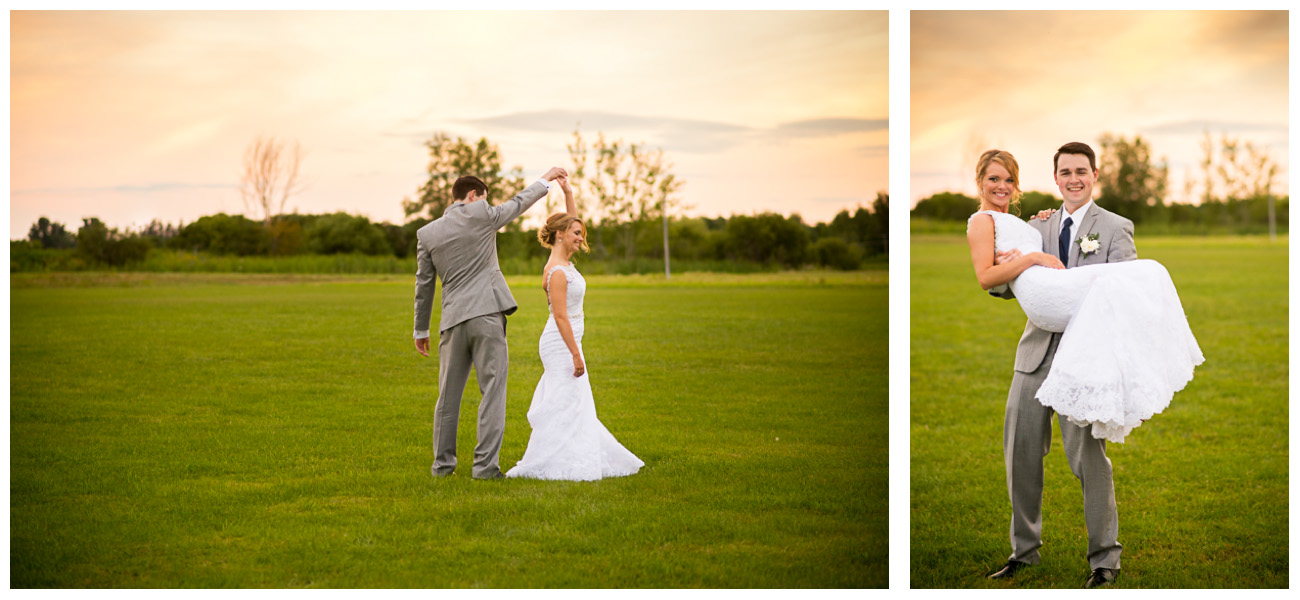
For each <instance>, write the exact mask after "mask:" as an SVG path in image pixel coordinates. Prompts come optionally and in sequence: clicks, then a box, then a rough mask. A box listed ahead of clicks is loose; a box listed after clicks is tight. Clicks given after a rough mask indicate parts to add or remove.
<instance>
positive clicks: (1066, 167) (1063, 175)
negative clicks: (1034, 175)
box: [1055, 154, 1097, 212]
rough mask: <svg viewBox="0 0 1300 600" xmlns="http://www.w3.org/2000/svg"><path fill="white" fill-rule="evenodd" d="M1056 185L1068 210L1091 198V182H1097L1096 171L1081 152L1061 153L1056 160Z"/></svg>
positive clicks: (1072, 210)
mask: <svg viewBox="0 0 1300 600" xmlns="http://www.w3.org/2000/svg"><path fill="white" fill-rule="evenodd" d="M1055 178H1056V187H1057V188H1059V189H1060V190H1061V198H1062V199H1064V200H1065V207H1066V209H1068V210H1069V211H1070V212H1074V209H1076V208H1078V207H1080V206H1083V205H1084V204H1087V203H1088V200H1091V199H1092V184H1094V183H1096V182H1097V172H1096V171H1094V170H1093V169H1092V165H1090V164H1088V157H1087V156H1084V155H1082V154H1062V155H1061V156H1060V157H1059V158H1057V160H1056V174H1055Z"/></svg>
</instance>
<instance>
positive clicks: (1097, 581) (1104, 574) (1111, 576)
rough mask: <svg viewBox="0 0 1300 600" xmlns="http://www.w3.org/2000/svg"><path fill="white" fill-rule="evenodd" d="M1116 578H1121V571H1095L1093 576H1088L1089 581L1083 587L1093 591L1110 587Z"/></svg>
mask: <svg viewBox="0 0 1300 600" xmlns="http://www.w3.org/2000/svg"><path fill="white" fill-rule="evenodd" d="M1116 577H1119V569H1093V570H1092V575H1089V576H1088V581H1086V582H1084V584H1083V587H1085V588H1087V589H1092V588H1099V587H1102V586H1105V585H1110V584H1111V583H1113V582H1114V581H1115V578H1116Z"/></svg>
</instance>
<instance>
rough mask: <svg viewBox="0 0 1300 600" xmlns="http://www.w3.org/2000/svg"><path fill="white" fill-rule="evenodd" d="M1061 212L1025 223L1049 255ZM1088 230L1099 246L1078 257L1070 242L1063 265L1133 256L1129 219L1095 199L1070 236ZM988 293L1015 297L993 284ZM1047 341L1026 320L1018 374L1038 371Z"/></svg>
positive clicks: (1048, 334)
mask: <svg viewBox="0 0 1300 600" xmlns="http://www.w3.org/2000/svg"><path fill="white" fill-rule="evenodd" d="M1063 212H1064V211H1062V210H1058V211H1056V212H1055V213H1052V216H1051V217H1050V218H1048V219H1047V220H1046V221H1040V220H1037V219H1030V221H1029V226H1030V227H1033V228H1034V229H1036V230H1038V233H1039V234H1041V235H1042V236H1043V249H1042V251H1043V252H1046V253H1048V254H1051V255H1053V256H1055V255H1056V253H1057V250H1056V248H1057V243H1058V242H1057V239H1058V238H1057V236H1058V235H1059V234H1060V228H1061V214H1062V213H1063ZM1092 233H1096V234H1098V235H1099V236H1100V238H1099V239H1098V241H1099V242H1101V248H1100V249H1098V250H1097V251H1096V252H1093V253H1090V254H1088V255H1086V256H1080V254H1079V244H1078V243H1076V242H1071V243H1070V260H1069V262H1067V263H1066V265H1065V266H1066V268H1073V267H1081V266H1084V265H1096V264H1102V263H1111V262H1123V261H1126V260H1133V259H1135V258H1137V246H1135V245H1134V243H1133V222H1132V221H1130V220H1128V219H1125V218H1124V217H1121V216H1119V215H1117V214H1115V213H1113V212H1110V211H1108V210H1106V209H1104V208H1102V207H1100V206H1097V204H1096V202H1094V203H1093V205H1092V206H1091V207H1090V208H1088V214H1086V215H1084V217H1083V222H1082V223H1080V224H1079V228H1078V230H1077V231H1075V233H1074V239H1075V240H1078V239H1079V238H1082V237H1084V236H1087V235H1088V234H1092ZM989 293H990V294H992V295H994V296H997V297H999V298H1005V299H1008V300H1009V299H1011V298H1014V297H1015V295H1014V294H1012V293H1011V289H1010V287H1009V286H998V287H995V288H993V289H991V290H989ZM1051 341H1052V332H1050V331H1047V330H1044V329H1039V328H1038V326H1037V325H1034V323H1033V322H1032V321H1027V322H1026V323H1025V333H1024V334H1023V335H1021V336H1020V344H1019V345H1018V346H1016V370H1017V371H1020V372H1022V373H1032V372H1034V371H1036V370H1038V366H1039V365H1041V364H1043V360H1044V359H1046V358H1047V346H1048V345H1049V344H1050V343H1051Z"/></svg>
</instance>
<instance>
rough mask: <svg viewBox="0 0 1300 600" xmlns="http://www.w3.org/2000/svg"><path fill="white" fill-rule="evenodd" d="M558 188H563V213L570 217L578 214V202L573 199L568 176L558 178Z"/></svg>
mask: <svg viewBox="0 0 1300 600" xmlns="http://www.w3.org/2000/svg"><path fill="white" fill-rule="evenodd" d="M560 189H562V190H564V213H565V214H567V215H569V216H570V217H576V216H578V203H577V202H575V201H574V200H573V188H572V187H569V178H568V177H561V178H560Z"/></svg>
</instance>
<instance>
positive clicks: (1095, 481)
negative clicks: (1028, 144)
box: [989, 142, 1137, 588]
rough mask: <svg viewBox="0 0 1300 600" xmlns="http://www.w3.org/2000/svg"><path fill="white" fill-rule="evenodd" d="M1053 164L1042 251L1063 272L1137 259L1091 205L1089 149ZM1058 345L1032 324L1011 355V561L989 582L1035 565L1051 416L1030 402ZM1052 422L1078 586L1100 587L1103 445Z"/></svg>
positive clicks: (1107, 469)
mask: <svg viewBox="0 0 1300 600" xmlns="http://www.w3.org/2000/svg"><path fill="white" fill-rule="evenodd" d="M1052 164H1053V167H1054V169H1055V173H1054V177H1055V180H1056V185H1057V187H1058V188H1059V189H1060V190H1061V196H1062V198H1064V202H1063V203H1062V206H1061V208H1062V210H1058V211H1056V212H1055V213H1053V214H1052V216H1051V217H1049V218H1048V219H1046V220H1041V219H1031V220H1030V221H1029V224H1030V225H1031V226H1032V227H1034V229H1037V230H1038V232H1039V233H1041V234H1042V236H1043V252H1046V253H1050V254H1053V255H1055V256H1057V257H1058V258H1060V259H1061V262H1062V263H1063V264H1064V265H1065V266H1066V268H1073V267H1078V266H1083V265H1093V264H1101V263H1108V262H1122V261H1127V260H1133V259H1135V258H1137V248H1136V247H1135V246H1134V244H1133V222H1132V221H1129V220H1128V219H1125V218H1124V217H1121V216H1119V215H1116V214H1115V213H1112V212H1110V211H1107V210H1106V209H1104V208H1101V207H1100V206H1097V205H1096V204H1094V203H1093V202H1092V187H1093V184H1094V183H1095V182H1096V180H1097V158H1096V154H1094V153H1093V151H1092V148H1090V147H1088V145H1087V144H1083V143H1081V142H1071V143H1069V144H1066V145H1064V146H1061V148H1060V150H1058V151H1057V152H1056V156H1055V157H1053V159H1052ZM1092 236H1095V239H1096V242H1097V248H1096V249H1095V250H1094V251H1092V252H1085V251H1084V250H1083V248H1082V244H1081V242H1082V241H1084V240H1088V239H1089V238H1091V237H1092ZM1089 246H1091V243H1090V244H1089ZM1007 258H1010V257H1007ZM999 259H1000V260H1005V259H1004V258H1003V257H999ZM989 293H990V294H993V295H994V296H998V297H1000V298H1008V299H1009V298H1012V297H1014V295H1013V294H1012V293H1011V291H1010V289H1009V288H1007V287H1006V286H1001V287H999V288H994V289H992V290H990V291H989ZM1060 340H1061V334H1060V333H1053V332H1050V331H1045V330H1042V329H1039V328H1038V327H1037V326H1035V325H1034V323H1033V322H1032V321H1031V322H1028V323H1026V324H1025V333H1024V335H1023V336H1021V338H1020V345H1019V346H1018V347H1017V348H1016V364H1015V376H1014V377H1013V378H1012V379H1011V391H1010V393H1009V394H1008V395H1007V412H1006V421H1005V423H1004V425H1003V439H1002V446H1003V453H1004V455H1005V458H1006V469H1007V491H1008V493H1009V495H1010V496H1011V556H1010V558H1008V559H1007V562H1006V564H1004V565H1003V566H1002V567H1001V568H1000V569H999V570H997V571H995V572H993V573H992V574H990V575H989V578H991V579H1002V578H1005V577H1011V576H1013V575H1015V573H1016V572H1017V571H1018V570H1020V569H1021V568H1023V567H1026V566H1029V565H1035V564H1038V562H1039V556H1038V549H1039V547H1041V546H1042V545H1043V542H1042V524H1043V514H1042V505H1043V458H1044V457H1045V456H1046V455H1047V451H1048V449H1049V448H1050V447H1051V443H1052V414H1053V412H1054V411H1053V410H1052V409H1050V408H1047V407H1044V406H1043V405H1042V404H1041V403H1039V402H1038V400H1037V398H1035V395H1036V394H1037V393H1038V388H1039V387H1040V386H1041V385H1042V384H1043V381H1044V380H1045V379H1047V373H1048V371H1049V370H1050V369H1051V367H1052V359H1053V357H1054V356H1055V355H1056V346H1057V344H1058V343H1059V342H1060ZM1057 421H1058V422H1059V425H1060V428H1061V442H1062V444H1063V445H1064V446H1065V456H1066V459H1067V460H1068V461H1069V463H1070V470H1072V471H1074V476H1075V477H1077V478H1079V481H1080V482H1081V483H1082V485H1083V512H1084V520H1085V522H1086V523H1087V526H1088V563H1089V567H1090V568H1091V569H1092V572H1091V574H1090V575H1089V577H1088V579H1087V581H1086V583H1085V587H1089V588H1092V587H1100V586H1103V585H1107V584H1109V583H1111V582H1112V581H1114V580H1115V578H1116V577H1118V576H1119V568H1120V564H1119V555H1120V550H1121V546H1120V543H1119V541H1118V539H1117V538H1118V536H1119V516H1118V514H1117V512H1116V509H1115V488H1114V485H1113V483H1112V481H1111V465H1110V459H1108V458H1106V442H1105V440H1099V439H1096V438H1094V437H1092V426H1091V425H1090V426H1088V427H1080V426H1078V425H1075V424H1073V423H1071V422H1069V420H1067V419H1063V418H1059V417H1058V418H1057Z"/></svg>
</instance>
